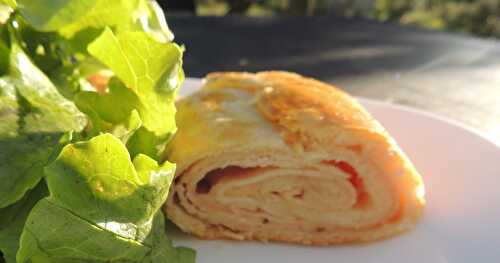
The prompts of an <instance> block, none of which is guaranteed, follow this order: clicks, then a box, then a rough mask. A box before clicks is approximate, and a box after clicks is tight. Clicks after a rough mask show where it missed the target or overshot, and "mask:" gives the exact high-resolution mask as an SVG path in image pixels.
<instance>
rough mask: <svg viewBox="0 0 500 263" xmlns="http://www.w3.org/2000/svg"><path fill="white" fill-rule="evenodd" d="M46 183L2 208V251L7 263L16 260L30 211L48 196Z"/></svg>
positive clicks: (0, 222) (0, 234)
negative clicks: (20, 239)
mask: <svg viewBox="0 0 500 263" xmlns="http://www.w3.org/2000/svg"><path fill="white" fill-rule="evenodd" d="M47 194H48V192H47V187H46V186H45V183H43V182H42V183H39V184H38V186H37V187H35V188H34V189H33V190H31V191H30V192H29V193H27V194H26V195H25V196H24V197H23V199H21V200H20V201H19V202H17V203H15V204H13V205H11V206H8V207H5V208H2V209H0V215H2V217H0V251H2V252H3V253H4V256H5V260H6V261H7V263H15V262H16V252H17V249H18V248H19V238H20V237H21V233H22V231H23V227H24V223H25V222H26V218H27V217H28V214H29V212H30V211H31V209H32V208H33V206H35V204H36V203H37V202H38V201H39V200H40V199H41V198H43V197H44V196H47Z"/></svg>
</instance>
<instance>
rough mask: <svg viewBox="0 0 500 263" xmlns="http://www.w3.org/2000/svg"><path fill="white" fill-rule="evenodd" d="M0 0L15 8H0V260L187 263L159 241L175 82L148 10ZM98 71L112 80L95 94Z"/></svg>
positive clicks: (148, 5) (177, 73) (159, 15)
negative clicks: (162, 157)
mask: <svg viewBox="0 0 500 263" xmlns="http://www.w3.org/2000/svg"><path fill="white" fill-rule="evenodd" d="M0 2H1V3H6V4H7V5H9V6H10V7H11V8H13V9H14V12H11V11H12V9H9V8H8V7H6V6H5V5H3V6H2V7H4V9H5V10H7V11H9V12H7V13H6V14H7V16H5V17H6V19H7V20H2V21H3V22H1V23H5V24H2V25H1V26H0V149H1V150H0V182H2V183H0V251H1V252H2V253H3V256H5V259H6V260H8V262H9V263H11V262H30V263H36V262H43V263H47V262H57V263H59V262H68V263H73V262H74V263H77V262H78V263H83V262H96V263H97V262H99V263H100V262H103V263H104V262H139V263H141V262H158V263H163V262H172V263H173V262H182V263H184V262H186V263H190V262H194V260H195V254H194V251H192V250H190V249H187V248H175V247H173V246H172V243H171V242H170V241H169V240H168V238H167V236H166V235H165V229H164V228H165V226H164V221H165V219H164V215H163V213H162V212H161V210H160V207H161V206H162V204H163V203H164V201H165V199H166V198H167V195H168V188H169V185H170V183H171V180H172V177H173V174H174V169H175V165H173V164H171V163H168V162H165V163H162V164H158V163H157V161H156V160H157V159H159V158H158V153H159V151H160V150H161V148H162V147H163V145H164V144H165V143H166V142H167V141H168V139H169V138H170V136H171V135H172V134H173V133H174V132H175V130H176V126H175V119H174V115H175V107H174V97H175V95H176V93H177V91H176V90H177V89H178V87H179V86H180V85H181V83H182V81H183V78H184V75H183V72H182V52H183V50H182V48H180V47H179V46H177V45H176V44H174V43H171V42H170V41H172V39H173V35H172V33H171V32H170V30H169V28H168V26H167V24H166V22H165V18H164V15H163V12H162V11H161V9H160V7H159V6H158V4H156V2H154V1H150V0H93V1H89V0H82V1H66V0H17V1H14V0H0ZM0 11H1V10H0ZM4 13H5V12H4ZM102 72H105V73H106V74H108V75H106V78H105V79H106V80H108V79H109V78H108V77H109V76H111V78H110V81H109V82H108V83H104V84H103V83H102V82H100V83H99V85H98V86H99V90H98V92H97V90H96V88H95V87H93V86H92V84H94V83H97V82H95V80H96V79H95V78H94V77H95V76H96V74H101V73H102ZM109 73H110V74H109ZM97 80H101V79H99V78H97ZM42 178H43V179H42ZM41 180H43V181H42V182H40V181H41ZM37 185H39V186H40V185H42V186H44V185H46V187H47V188H48V195H49V196H48V197H45V198H42V197H44V196H46V195H47V190H45V191H44V192H43V194H37V193H39V191H38V189H39V187H37V188H34V187H35V186H37ZM38 200H40V201H39V202H38V203H37V201H38ZM35 203H36V205H35ZM30 210H31V211H30ZM15 211H19V213H17V212H15ZM28 212H29V215H28ZM26 218H27V219H26ZM25 221H26V222H27V223H26V224H25ZM64 233H69V234H64ZM14 257H15V259H14ZM2 260H3V259H2V258H1V256H0V262H1V261H2Z"/></svg>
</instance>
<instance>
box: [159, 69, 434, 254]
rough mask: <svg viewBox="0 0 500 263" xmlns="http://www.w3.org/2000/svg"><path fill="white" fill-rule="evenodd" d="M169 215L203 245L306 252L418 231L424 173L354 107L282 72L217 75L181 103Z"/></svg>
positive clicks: (329, 90) (171, 151)
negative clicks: (260, 244) (302, 247)
mask: <svg viewBox="0 0 500 263" xmlns="http://www.w3.org/2000/svg"><path fill="white" fill-rule="evenodd" d="M177 107H178V115H177V124H178V127H179V129H178V133H177V134H176V135H175V137H174V138H173V140H172V141H171V143H170V144H169V146H168V147H167V149H166V153H165V154H166V156H168V159H169V160H172V161H174V162H175V163H177V172H176V178H175V182H174V184H173V187H172V189H171V194H170V197H169V199H168V201H167V203H166V206H165V209H166V214H167V215H168V217H169V218H170V219H171V220H172V221H173V222H174V223H175V224H177V225H178V226H179V227H180V228H181V229H182V230H184V231H185V232H188V233H192V234H194V235H196V236H198V237H200V238H204V239H219V238H221V239H236V240H261V241H281V242H292V243H300V244H306V245H328V244H335V243H343V242H363V241H371V240H377V239H381V238H386V237H390V236H393V235H395V234H398V233H400V232H403V231H406V230H408V229H411V228H412V227H414V225H415V224H416V221H417V219H418V218H419V216H420V214H421V211H422V208H423V206H424V186H423V184H422V180H421V178H420V176H419V174H418V173H417V172H416V171H415V169H414V167H413V166H412V164H411V163H410V162H409V161H408V159H407V158H406V157H405V155H404V154H403V153H402V151H401V150H400V149H399V148H398V146H397V145H396V143H395V142H394V140H393V139H391V137H390V136H389V135H388V134H387V132H386V131H385V130H384V128H383V127H382V126H381V125H380V124H379V123H378V122H377V121H376V120H374V119H373V117H372V116H370V114H369V113H368V112H366V111H365V110H364V109H363V107H362V106H361V105H360V104H358V102H356V100H355V99H353V98H352V97H350V96H349V95H347V94H346V93H344V92H342V91H340V90H339V89H337V88H335V87H332V86H330V85H327V84H325V83H322V82H319V81H316V80H313V79H308V78H304V77H301V76H299V75H296V74H292V73H286V72H261V73H257V74H250V73H213V74H210V75H208V77H207V78H206V80H205V85H204V87H203V88H202V89H201V90H200V91H198V92H196V93H195V94H193V95H191V96H189V97H186V98H183V99H181V100H180V101H179V102H178V105H177Z"/></svg>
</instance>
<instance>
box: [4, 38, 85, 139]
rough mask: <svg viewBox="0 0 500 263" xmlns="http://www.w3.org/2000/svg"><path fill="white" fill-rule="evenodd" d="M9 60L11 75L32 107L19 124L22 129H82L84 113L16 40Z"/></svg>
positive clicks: (45, 130) (59, 130)
mask: <svg viewBox="0 0 500 263" xmlns="http://www.w3.org/2000/svg"><path fill="white" fill-rule="evenodd" d="M10 64H11V65H10V77H11V79H12V80H13V83H14V85H15V86H16V90H17V92H18V93H19V95H20V96H21V97H22V98H23V99H24V100H25V104H27V105H26V107H27V108H29V109H28V111H29V112H28V113H27V114H26V116H24V118H23V125H22V127H20V128H21V129H22V132H25V133H33V132H61V131H62V132H65V131H80V130H81V129H82V128H83V127H84V126H85V123H86V118H85V115H83V114H82V113H81V112H80V111H79V110H78V108H77V107H76V106H75V104H74V103H73V102H71V101H69V100H67V99H66V98H64V97H63V96H62V95H61V94H60V93H59V92H58V90H57V88H56V87H55V86H54V84H52V82H51V81H50V79H49V78H47V76H45V74H44V73H43V72H42V71H40V70H39V69H38V68H37V67H36V66H35V65H34V64H33V63H32V62H31V60H30V59H29V58H28V57H27V56H26V54H25V53H24V52H23V51H22V50H21V48H19V47H18V46H17V45H16V44H13V45H12V47H11V54H10Z"/></svg>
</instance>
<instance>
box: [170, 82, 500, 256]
mask: <svg viewBox="0 0 500 263" xmlns="http://www.w3.org/2000/svg"><path fill="white" fill-rule="evenodd" d="M199 86H200V80H198V79H188V80H187V81H186V83H185V85H184V87H183V92H181V93H182V94H183V95H186V94H189V93H191V92H193V91H195V90H196V89H197V88H198V87H199ZM360 102H361V103H362V104H363V105H364V106H365V107H366V108H367V109H368V111H369V112H371V113H372V114H373V115H374V116H375V117H376V118H377V119H378V120H379V121H380V122H381V123H382V124H383V125H384V126H385V127H386V128H387V130H389V132H390V133H391V135H392V136H393V137H394V138H395V139H396V140H397V141H398V143H399V145H400V146H401V147H402V148H403V150H404V151H405V152H406V153H407V154H408V156H409V157H410V159H411V160H412V161H413V163H414V164H415V166H416V167H417V169H418V170H419V171H420V173H421V174H422V176H423V177H424V181H425V185H426V189H427V201H428V205H427V208H426V211H425V214H424V217H423V219H422V221H421V222H420V224H419V225H418V226H417V228H416V229H415V230H414V231H412V232H409V233H406V234H403V235H401V236H398V237H395V238H392V239H389V240H384V241H379V242H375V243H370V244H365V245H342V246H331V247H305V246H293V245H282V244H262V243H258V242H230V241H202V240H197V239H195V238H193V237H189V236H187V235H184V234H181V233H179V232H178V231H173V233H171V237H172V238H173V239H174V242H175V243H176V244H178V245H185V246H189V247H192V248H195V249H196V251H197V253H198V256H197V259H198V262H201V263H205V262H214V263H222V262H231V263H236V262H241V263H243V262H252V263H254V262H259V263H264V262H273V263H277V262H290V263H295V262H297V263H304V262H307V263H309V262H319V263H326V262H338V263H342V262H387V263H392V262H397V263H400V262H405V263H410V262H415V263H417V262H418V263H424V262H425V263H434V262H435V263H447V262H450V263H451V262H453V263H461V262H464V263H465V262H466V263H470V262H478V263H479V262H481V263H482V262H500V146H498V145H496V144H494V143H493V142H491V141H488V140H487V139H485V138H484V137H482V136H481V135H479V134H478V133H476V132H473V131H471V130H469V129H467V128H464V127H462V126H460V125H457V124H454V123H451V122H449V121H447V120H444V119H441V118H437V117H434V116H432V115H430V114H427V113H422V112H419V111H416V110H412V109H408V108H404V107H401V106H394V105H390V104H386V103H382V102H377V101H372V100H367V99H360Z"/></svg>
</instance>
